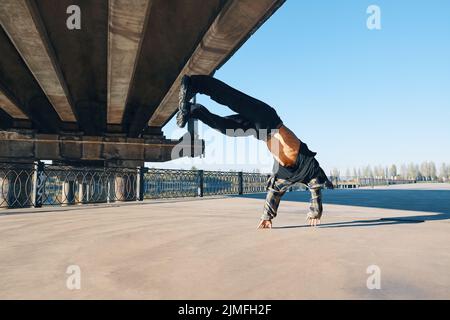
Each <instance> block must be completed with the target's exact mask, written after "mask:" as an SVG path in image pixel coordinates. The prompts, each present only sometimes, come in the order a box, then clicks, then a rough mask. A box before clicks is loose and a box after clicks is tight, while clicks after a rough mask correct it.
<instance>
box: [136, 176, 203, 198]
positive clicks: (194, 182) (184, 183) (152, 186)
mask: <svg viewBox="0 0 450 320" xmlns="http://www.w3.org/2000/svg"><path fill="white" fill-rule="evenodd" d="M199 179H200V177H199V173H198V171H195V170H163V169H150V170H148V171H147V172H146V173H144V192H143V193H144V195H143V197H144V199H157V198H177V197H196V196H198V188H199Z"/></svg>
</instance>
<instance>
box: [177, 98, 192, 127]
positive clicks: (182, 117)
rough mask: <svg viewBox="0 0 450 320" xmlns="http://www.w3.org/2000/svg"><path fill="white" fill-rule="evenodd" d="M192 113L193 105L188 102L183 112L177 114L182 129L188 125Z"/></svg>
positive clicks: (178, 123)
mask: <svg viewBox="0 0 450 320" xmlns="http://www.w3.org/2000/svg"><path fill="white" fill-rule="evenodd" d="M190 113H191V103H190V102H188V103H186V104H185V105H184V107H183V110H180V111H178V113H177V125H178V126H179V127H180V128H184V127H185V126H186V123H188V121H189V118H190Z"/></svg>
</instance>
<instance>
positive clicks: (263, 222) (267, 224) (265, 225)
mask: <svg viewBox="0 0 450 320" xmlns="http://www.w3.org/2000/svg"><path fill="white" fill-rule="evenodd" d="M257 229H272V221H271V220H261V222H260V223H259V225H258V228H257Z"/></svg>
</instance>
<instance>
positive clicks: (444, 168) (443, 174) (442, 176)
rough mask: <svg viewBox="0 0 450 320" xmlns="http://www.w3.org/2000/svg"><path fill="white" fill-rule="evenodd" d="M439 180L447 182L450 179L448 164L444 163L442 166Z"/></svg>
mask: <svg viewBox="0 0 450 320" xmlns="http://www.w3.org/2000/svg"><path fill="white" fill-rule="evenodd" d="M439 179H441V180H442V181H444V182H445V181H447V179H448V169H447V164H446V163H445V162H444V163H442V164H441V167H440V169H439Z"/></svg>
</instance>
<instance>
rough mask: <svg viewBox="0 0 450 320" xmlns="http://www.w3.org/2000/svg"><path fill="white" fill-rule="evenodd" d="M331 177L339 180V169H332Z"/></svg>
mask: <svg viewBox="0 0 450 320" xmlns="http://www.w3.org/2000/svg"><path fill="white" fill-rule="evenodd" d="M331 175H332V176H333V177H336V178H339V177H340V176H341V172H340V171H339V169H337V168H334V169H333V170H332V171H331Z"/></svg>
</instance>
